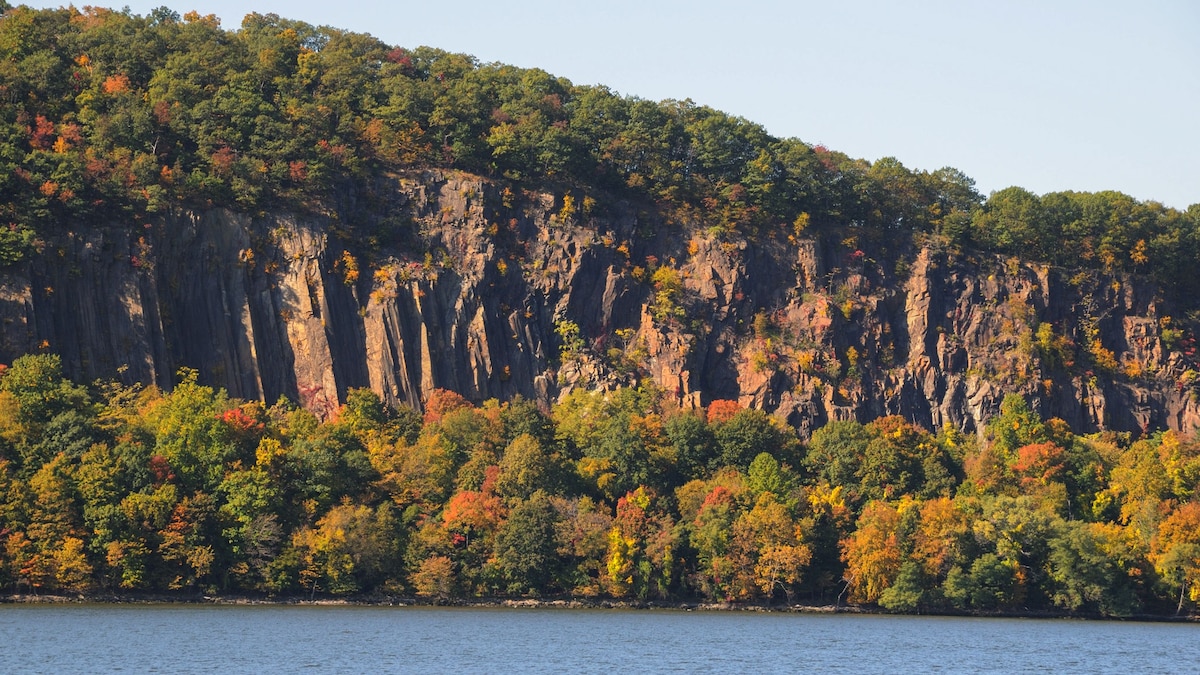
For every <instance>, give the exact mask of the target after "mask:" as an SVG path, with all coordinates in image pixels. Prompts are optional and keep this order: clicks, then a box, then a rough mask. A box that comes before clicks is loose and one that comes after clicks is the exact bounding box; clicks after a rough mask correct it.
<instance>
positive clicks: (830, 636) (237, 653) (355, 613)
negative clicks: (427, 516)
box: [0, 605, 1200, 673]
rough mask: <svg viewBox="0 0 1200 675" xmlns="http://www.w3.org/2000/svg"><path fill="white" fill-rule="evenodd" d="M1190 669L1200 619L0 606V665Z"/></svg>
mask: <svg viewBox="0 0 1200 675" xmlns="http://www.w3.org/2000/svg"><path fill="white" fill-rule="evenodd" d="M305 671H307V672H312V673H364V672H421V673H429V672H434V673H437V672H454V673H459V672H465V673H495V672H522V673H526V672H535V673H536V672H541V673H562V672H571V673H576V672H584V673H611V672H616V671H645V672H689V673H690V672H726V673H729V672H789V673H791V672H818V671H836V672H855V673H901V672H902V673H909V672H949V673H960V672H1003V673H1018V672H1046V671H1050V672H1055V673H1132V672H1139V673H1141V672H1163V673H1167V672H1170V673H1183V672H1200V625H1195V624H1163V623H1133V622H1085V621H1067V620H1031V619H971V618H931V617H893V616H856V615H797V614H758V613H743V612H682V611H666V610H644V611H632V610H631V611H619V610H566V609H536V610H530V609H474V608H471V609H442V608H392V607H328V606H321V607H313V606H306V607H295V606H189V605H166V606H112V605H65V606H64V605H40V606H39V605H35V606H19V605H18V606H14V605H7V606H0V672H5V673H71V672H87V673H102V672H127V673H181V672H221V673H229V672H247V673H285V672H286V673H293V672H305Z"/></svg>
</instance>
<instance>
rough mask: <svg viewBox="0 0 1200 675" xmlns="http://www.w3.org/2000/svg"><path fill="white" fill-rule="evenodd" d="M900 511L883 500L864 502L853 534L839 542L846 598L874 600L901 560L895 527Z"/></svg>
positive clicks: (884, 588) (896, 569) (890, 580)
mask: <svg viewBox="0 0 1200 675" xmlns="http://www.w3.org/2000/svg"><path fill="white" fill-rule="evenodd" d="M899 524H900V511H899V510H897V508H896V507H895V506H893V505H891V504H889V503H887V502H883V501H872V502H867V504H866V506H864V507H863V510H862V514H861V515H860V516H859V517H858V523H857V526H856V527H855V529H854V533H853V534H852V535H850V537H849V538H847V539H846V540H844V541H843V542H842V559H843V560H844V561H845V562H846V579H847V580H848V581H849V583H850V597H851V598H852V599H854V600H856V601H859V602H877V601H878V600H879V597H880V595H881V594H882V593H883V592H884V590H886V589H887V588H888V587H889V586H891V585H892V582H894V581H895V579H896V575H897V574H898V573H899V571H900V566H901V565H902V564H903V563H904V559H903V555H902V553H901V550H900V540H899V537H898V536H897V532H896V530H897V527H898V526H899Z"/></svg>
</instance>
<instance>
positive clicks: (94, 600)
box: [0, 593, 1200, 623]
mask: <svg viewBox="0 0 1200 675" xmlns="http://www.w3.org/2000/svg"><path fill="white" fill-rule="evenodd" d="M2 605H216V606H222V605H223V606H267V607H269V606H278V607H286V606H294V607H397V608H403V607H439V608H474V609H540V610H554V609H573V610H578V609H591V610H645V611H653V610H662V611H677V612H756V613H768V614H775V613H778V614H854V615H863V616H924V617H966V618H995V619H1064V620H1083V621H1137V622H1158V623H1200V616H1198V615H1183V616H1173V615H1163V614H1134V615H1131V616H1104V615H1101V614H1090V613H1082V612H1065V611H1060V612H1056V611H1029V610H1008V611H990V612H983V611H953V610H950V611H945V610H943V611H928V612H915V613H906V612H889V611H887V610H884V609H882V608H879V607H876V606H873V605H855V604H843V605H804V604H798V603H795V604H791V605H765V604H762V603H753V602H703V601H699V600H697V601H665V600H646V601H640V600H599V599H591V598H553V599H540V598H475V599H462V598H455V599H445V600H443V599H434V598H418V597H410V596H387V595H379V596H349V597H345V598H333V597H324V598H306V597H303V596H288V597H257V596H241V595H221V596H212V595H183V594H181V595H173V594H145V595H140V594H137V595H128V594H127V595H121V594H80V595H35V594H28V593H14V594H6V595H0V606H2Z"/></svg>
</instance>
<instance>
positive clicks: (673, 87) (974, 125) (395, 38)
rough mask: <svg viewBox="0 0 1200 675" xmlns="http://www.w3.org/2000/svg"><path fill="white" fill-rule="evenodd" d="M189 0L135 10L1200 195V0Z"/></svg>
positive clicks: (932, 162)
mask: <svg viewBox="0 0 1200 675" xmlns="http://www.w3.org/2000/svg"><path fill="white" fill-rule="evenodd" d="M179 1H180V2H186V3H187V4H171V0H152V1H148V2H130V3H128V6H129V8H130V9H131V10H132V11H133V12H134V13H136V14H145V13H147V12H148V11H149V10H150V9H152V8H153V7H156V6H159V5H162V4H167V5H168V6H170V7H171V8H172V9H175V10H176V11H178V12H180V13H181V14H182V13H185V12H186V11H188V10H191V9H195V10H197V11H199V12H200V13H202V14H210V13H211V14H216V15H218V16H219V17H221V19H222V24H223V25H224V26H225V27H226V28H237V27H238V26H239V25H240V24H241V19H242V16H244V15H245V14H246V13H247V12H251V11H256V12H260V13H264V14H265V13H268V12H274V13H277V14H279V15H281V16H284V17H287V18H291V19H298V20H302V21H306V22H309V23H313V24H318V25H329V26H334V27H337V28H344V29H348V30H353V31H359V32H366V33H371V34H372V35H374V36H376V37H378V38H380V39H381V40H383V41H384V42H387V43H389V44H394V45H400V46H405V47H414V46H417V45H429V46H433V47H438V48H441V49H445V50H449V51H455V52H466V53H469V54H473V55H475V56H476V57H478V58H479V59H480V60H481V61H485V62H486V61H499V62H503V63H510V64H514V65H518V66H524V67H538V68H542V69H544V70H546V71H549V72H550V73H553V74H555V75H559V76H562V77H566V78H568V79H570V80H571V81H573V82H575V83H578V84H604V85H607V86H609V87H611V88H612V89H614V90H616V91H618V92H620V93H622V94H628V95H633V96H638V97H641V98H647V99H652V100H661V99H664V98H677V99H682V98H691V99H692V100H693V101H695V102H696V103H699V104H704V105H709V106H712V107H714V108H717V109H720V110H723V111H725V112H728V113H731V114H734V115H739V116H742V117H745V118H747V119H749V120H752V121H754V122H758V123H760V124H762V125H763V126H765V127H766V128H767V130H768V131H769V132H770V133H772V134H774V135H776V136H781V137H786V136H793V137H796V138H800V139H802V140H804V141H807V142H809V143H822V144H824V145H826V146H828V147H829V148H831V149H834V150H840V151H842V152H845V153H847V154H849V155H851V156H853V157H863V158H866V159H868V160H872V161H874V160H876V159H878V158H880V157H885V156H889V155H890V156H894V157H896V158H898V159H899V160H900V161H901V162H903V163H904V164H905V165H906V166H908V167H911V168H916V169H928V170H933V169H937V168H939V167H942V166H953V167H955V168H958V169H960V170H962V171H963V172H965V173H966V174H967V175H969V176H971V177H972V178H974V179H975V180H976V183H977V186H978V187H979V189H980V191H981V192H983V193H984V194H987V193H989V192H991V191H993V190H998V189H1001V188H1004V187H1007V186H1009V185H1020V186H1022V187H1025V188H1028V189H1030V190H1032V191H1034V192H1037V193H1045V192H1052V191H1057V190H1080V191H1098V190H1107V189H1111V190H1119V191H1121V192H1125V193H1127V194H1130V195H1132V196H1134V197H1136V198H1138V199H1141V200H1155V201H1160V202H1163V203H1164V204H1167V205H1168V206H1174V207H1177V208H1186V207H1187V206H1188V205H1189V204H1192V203H1200V37H1198V36H1200V2H1197V1H1196V0H1122V1H1117V0H912V1H908V2H904V1H900V0H824V1H822V2H810V1H808V0H798V1H795V2H782V1H771V0H742V1H741V2H740V3H734V2H730V1H729V0H722V1H720V2H718V1H715V0H686V1H684V0H661V1H656V0H642V1H640V2H638V1H633V0H608V1H607V2H589V3H579V2H571V1H570V0H556V1H552V0H508V1H507V2H503V1H495V0H493V1H490V2H484V1H482V0H455V1H454V2H434V1H432V0H424V1H422V2H395V3H388V4H385V3H353V2H336V1H334V2H330V1H328V0H326V1H324V2H315V1H313V0H295V1H292V2H285V1H283V0H239V1H238V2H233V1H230V0H179ZM14 4H15V3H14ZM31 4H33V5H35V6H58V5H59V4H62V3H54V2H47V3H37V2H35V3H31ZM97 4H103V3H97ZM123 4H124V3H122V5H123ZM122 5H116V6H117V7H120V6H122Z"/></svg>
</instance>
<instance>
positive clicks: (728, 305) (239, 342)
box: [0, 172, 1200, 435]
mask: <svg viewBox="0 0 1200 675" xmlns="http://www.w3.org/2000/svg"><path fill="white" fill-rule="evenodd" d="M386 192H387V194H384V195H382V196H377V198H376V201H377V202H378V204H379V205H378V206H377V207H373V208H372V209H371V210H370V216H369V217H367V218H365V219H364V218H363V217H361V216H359V217H357V219H358V221H362V222H354V223H352V224H347V223H345V222H343V221H342V220H341V218H345V217H348V214H330V215H328V216H312V215H306V216H298V215H294V214H265V215H259V216H254V217H251V216H247V215H243V214H236V213H233V212H230V211H227V210H223V209H214V210H209V211H204V212H196V211H186V210H179V211H176V212H173V213H170V214H166V215H164V216H162V217H159V218H157V219H156V220H154V221H153V222H151V223H150V224H146V225H143V226H138V227H134V228H130V227H129V226H128V224H120V226H116V225H114V226H111V227H89V228H80V229H79V230H78V231H77V232H73V233H67V234H64V235H63V236H62V237H61V238H59V240H58V241H56V242H55V243H54V244H53V245H52V246H50V247H48V248H47V249H46V250H45V251H44V252H43V254H42V255H41V256H39V257H37V258H35V259H34V260H33V261H32V262H29V263H27V264H25V265H24V266H23V267H21V268H19V269H10V270H8V271H7V272H5V273H4V274H3V275H0V321H2V322H3V323H2V325H3V331H2V334H0V359H3V360H10V359H12V358H15V357H16V356H19V355H20V354H23V353H28V352H35V351H42V350H48V351H54V352H57V353H59V354H61V355H62V357H63V360H64V365H65V366H66V368H67V370H68V372H69V374H71V375H72V376H74V377H76V378H78V379H84V380H91V379H95V378H110V377H117V378H119V379H122V380H125V381H142V382H153V383H157V384H158V385H160V386H164V387H169V386H170V384H171V382H172V380H173V378H174V374H175V372H176V370H177V369H178V368H180V367H184V366H186V367H191V368H195V369H197V370H198V371H199V372H200V377H201V380H202V381H205V382H208V383H211V384H214V385H218V386H222V387H225V388H227V389H228V390H229V392H230V393H231V394H232V395H234V396H238V397H244V398H263V399H266V400H268V401H270V400H274V399H275V398H277V397H279V396H288V397H291V398H293V399H296V400H298V401H300V402H302V403H303V404H304V405H306V406H308V407H310V408H313V409H316V410H319V411H328V410H330V409H332V407H333V406H335V405H336V404H337V402H338V401H339V400H344V398H345V396H346V392H347V390H348V389H350V388H355V387H370V388H371V389H373V390H375V391H376V392H378V393H379V394H380V395H381V396H382V397H383V398H384V399H386V400H387V401H389V402H392V403H398V402H399V403H407V404H410V405H413V406H420V404H421V401H422V398H423V396H425V395H426V394H427V393H428V392H429V391H430V390H431V389H432V388H435V387H442V388H448V389H453V390H456V391H458V392H460V393H462V394H463V395H465V396H467V397H468V398H471V399H475V400H483V399H487V398H492V397H496V398H508V397H512V396H515V395H518V394H520V395H523V396H525V397H529V398H533V399H536V400H539V401H542V402H549V401H552V400H554V399H555V398H557V397H558V396H560V395H561V394H562V393H563V392H565V391H568V390H570V389H571V388H574V387H580V386H585V387H600V388H611V387H615V386H618V385H627V384H633V383H636V382H638V381H642V380H652V381H653V382H655V383H656V384H657V385H658V386H659V387H661V388H662V389H663V390H664V391H665V392H666V393H667V394H668V395H670V396H673V397H674V398H675V399H676V400H677V401H678V402H679V403H680V404H681V405H684V406H698V405H704V404H707V403H708V402H709V401H711V400H713V399H736V400H739V401H740V402H741V403H742V404H743V405H747V406H755V407H760V408H764V409H767V410H769V411H772V412H774V413H775V414H776V415H778V416H779V417H781V418H783V419H786V420H787V421H788V422H790V423H791V424H793V425H794V426H795V427H796V428H797V429H799V430H800V431H801V433H802V434H803V435H806V434H807V433H809V432H811V430H812V429H814V428H816V427H818V426H820V425H822V424H824V423H825V422H827V421H829V420H833V419H845V418H856V419H860V420H868V419H872V418H874V417H877V416H881V415H887V414H899V415H903V416H905V417H907V418H909V419H912V420H914V421H916V422H918V423H921V424H923V425H926V426H928V427H932V428H936V427H939V426H941V425H944V424H952V425H956V426H958V427H960V428H963V429H968V430H970V429H979V428H980V427H981V425H982V423H983V422H984V421H985V420H986V419H987V418H989V417H990V416H991V415H992V414H994V413H995V412H996V411H997V410H998V408H999V404H1000V401H1001V399H1002V398H1003V397H1004V395H1006V394H1007V393H1010V392H1019V393H1022V394H1024V395H1026V396H1027V397H1029V398H1030V399H1031V400H1032V401H1033V402H1034V404H1035V405H1036V406H1037V407H1038V408H1039V410H1040V412H1042V414H1043V415H1045V416H1057V417H1062V418H1063V419H1065V420H1066V421H1067V422H1068V423H1070V424H1071V425H1072V427H1073V428H1075V429H1076V430H1078V431H1092V430H1098V429H1117V430H1128V431H1139V432H1140V431H1145V430H1150V429H1159V428H1172V429H1182V430H1191V429H1193V428H1194V427H1196V426H1197V424H1200V406H1198V405H1197V394H1196V392H1197V389H1196V387H1197V382H1196V380H1197V375H1196V370H1197V369H1198V368H1197V365H1196V362H1195V359H1194V358H1193V355H1192V352H1191V349H1192V348H1191V346H1190V337H1189V336H1190V335H1191V333H1190V330H1189V329H1188V328H1187V326H1186V325H1185V324H1184V323H1183V322H1182V321H1181V320H1180V318H1179V317H1174V316H1172V314H1171V312H1170V310H1169V308H1167V307H1166V305H1165V304H1164V302H1163V300H1162V299H1161V298H1160V297H1159V296H1158V295H1157V294H1156V293H1155V289H1154V288H1153V287H1152V286H1150V285H1149V284H1147V283H1144V282H1141V281H1139V280H1137V279H1131V278H1117V277H1111V276H1103V275H1100V274H1096V273H1087V274H1083V273H1081V274H1074V275H1071V274H1068V273H1066V272H1063V271H1061V270H1054V269H1050V268H1046V267H1044V266H1037V265H1030V264H1024V263H1021V262H1018V261H1016V260H1011V259H1002V258H999V257H994V256H974V257H973V256H970V255H967V254H963V253H951V252H948V251H945V250H941V249H938V248H937V247H934V246H926V247H924V248H902V249H900V250H891V251H884V250H882V249H881V250H879V251H875V250H871V248H870V247H864V250H858V249H856V248H855V243H854V242H853V241H849V240H846V241H843V240H839V241H824V240H822V239H821V238H820V237H817V238H811V239H805V238H803V237H802V236H801V237H799V238H797V237H791V238H789V239H788V240H787V241H784V240H782V239H781V238H775V237H773V236H772V235H770V234H764V235H761V236H758V237H756V238H755V240H754V241H748V240H746V239H744V238H741V237H740V236H737V235H730V234H729V233H726V232H719V233H718V232H711V231H709V230H706V229H704V228H703V227H701V226H699V225H697V224H693V223H687V222H683V223H680V222H674V221H673V220H672V219H669V218H666V217H664V216H661V215H659V214H656V213H654V212H653V211H652V210H648V209H645V208H642V209H639V205H636V204H631V203H628V202H624V201H620V200H615V199H606V198H603V197H599V196H596V197H595V198H594V197H593V196H589V195H585V194H583V192H582V191H579V190H572V191H562V190H560V191H559V192H551V191H545V192H525V191H522V190H520V189H518V188H517V187H515V186H512V185H508V184H504V183H498V182H492V181H488V180H484V179H481V178H478V177H475V176H469V175H463V174H455V173H442V172H426V173H419V174H413V175H408V176H403V177H398V178H396V179H395V180H394V182H391V183H389V184H388V187H387V188H386ZM361 211H362V209H361V208H360V209H358V210H357V211H356V212H361ZM348 231H353V232H354V234H353V235H352V236H351V235H346V234H344V233H345V232H348ZM363 232H367V233H368V234H367V235H363V234H362V233H363ZM876 248H878V247H876ZM576 329H577V330H576Z"/></svg>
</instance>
